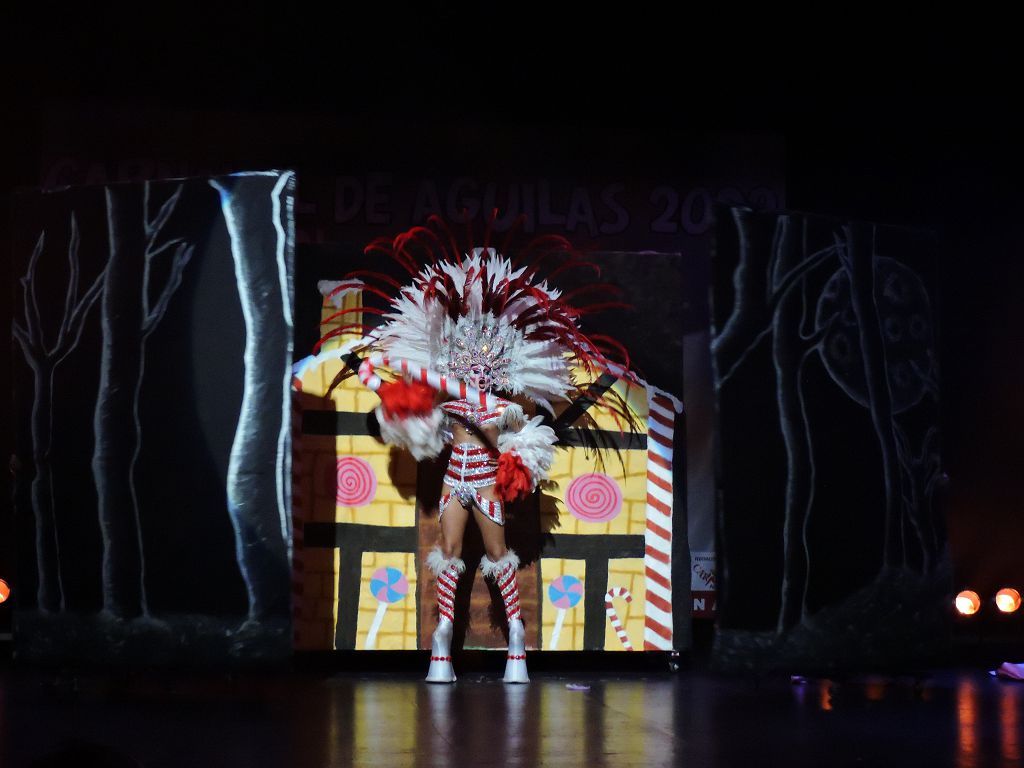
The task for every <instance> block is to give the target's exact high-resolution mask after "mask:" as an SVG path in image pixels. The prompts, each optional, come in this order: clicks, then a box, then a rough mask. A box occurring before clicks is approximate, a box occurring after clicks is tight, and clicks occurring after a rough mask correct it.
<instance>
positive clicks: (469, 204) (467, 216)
mask: <svg viewBox="0 0 1024 768" xmlns="http://www.w3.org/2000/svg"><path fill="white" fill-rule="evenodd" d="M464 190H465V192H466V193H465V194H464ZM476 190H477V184H476V182H475V181H474V180H473V179H471V178H469V177H468V176H460V177H459V178H457V179H456V180H455V181H453V182H452V185H451V186H450V187H449V188H448V198H447V205H446V206H445V211H446V212H447V214H448V218H449V219H450V220H451V221H454V222H456V223H458V224H466V223H468V222H470V221H472V220H473V219H475V218H476V215H477V214H478V213H479V212H480V200H479V199H478V198H477V197H476V194H475V193H476Z"/></svg>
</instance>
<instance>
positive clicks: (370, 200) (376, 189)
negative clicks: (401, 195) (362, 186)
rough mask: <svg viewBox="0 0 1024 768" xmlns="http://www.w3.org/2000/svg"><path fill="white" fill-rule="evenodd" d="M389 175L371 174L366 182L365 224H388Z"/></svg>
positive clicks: (389, 219) (389, 212) (389, 217)
mask: <svg viewBox="0 0 1024 768" xmlns="http://www.w3.org/2000/svg"><path fill="white" fill-rule="evenodd" d="M390 203H391V174H389V173H371V174H370V177H369V179H368V180H367V182H366V223H367V224H390V223H391V211H390V209H389V205H390Z"/></svg>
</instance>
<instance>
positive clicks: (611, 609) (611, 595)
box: [604, 587, 633, 651]
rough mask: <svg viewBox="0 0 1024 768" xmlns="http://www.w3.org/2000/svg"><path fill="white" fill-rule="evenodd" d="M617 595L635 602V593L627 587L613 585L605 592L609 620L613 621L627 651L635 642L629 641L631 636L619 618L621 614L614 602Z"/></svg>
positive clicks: (605, 604) (614, 627) (631, 648)
mask: <svg viewBox="0 0 1024 768" xmlns="http://www.w3.org/2000/svg"><path fill="white" fill-rule="evenodd" d="M616 597H623V598H625V599H626V602H627V603H631V602H633V595H631V594H630V592H629V590H628V589H626V588H625V587H612V588H611V589H609V590H608V592H607V593H605V596H604V608H605V613H607V614H608V621H610V622H611V623H612V629H614V630H615V633H616V634H617V635H618V636H619V640H621V641H622V647H623V648H625V649H626V650H627V651H632V650H633V644H632V643H631V642H629V636H628V635H627V634H626V630H625V629H624V628H623V626H622V622H621V621H620V620H619V614H618V612H617V611H616V610H615V606H614V605H613V604H612V600H614V599H615V598H616Z"/></svg>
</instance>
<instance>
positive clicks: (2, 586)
mask: <svg viewBox="0 0 1024 768" xmlns="http://www.w3.org/2000/svg"><path fill="white" fill-rule="evenodd" d="M10 596H11V588H10V586H8V584H7V582H6V581H4V580H3V579H0V603H3V602H5V601H6V600H7V598H8V597H10ZM1017 600H1018V601H1019V600H1020V597H1019V596H1018V598H1017Z"/></svg>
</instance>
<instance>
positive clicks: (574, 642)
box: [540, 557, 587, 651]
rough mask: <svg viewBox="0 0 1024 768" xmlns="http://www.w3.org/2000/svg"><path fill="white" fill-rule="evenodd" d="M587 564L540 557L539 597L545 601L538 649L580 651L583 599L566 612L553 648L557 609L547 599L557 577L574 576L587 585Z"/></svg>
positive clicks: (579, 561)
mask: <svg viewBox="0 0 1024 768" xmlns="http://www.w3.org/2000/svg"><path fill="white" fill-rule="evenodd" d="M586 570H587V563H586V561H585V560H568V559H566V558H560V557H545V558H543V559H542V560H541V565H540V571H541V573H542V574H543V577H544V582H543V584H541V588H542V591H541V599H542V600H543V601H544V610H543V616H544V619H543V622H542V626H541V649H542V650H546V651H550V650H557V651H582V650H583V598H580V601H579V602H578V603H576V605H575V606H573V607H572V608H568V609H566V611H565V618H564V619H563V620H562V630H561V632H560V633H559V636H558V646H557V648H554V649H552V647H551V634H552V632H553V631H554V629H555V622H556V621H557V619H558V609H557V608H556V607H555V606H554V605H553V604H552V602H551V600H550V599H549V598H548V587H550V586H551V582H553V581H554V580H555V579H557V578H558V577H559V576H565V575H568V576H575V577H576V578H577V579H579V580H580V581H582V582H583V584H584V586H586V583H587V580H586Z"/></svg>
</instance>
